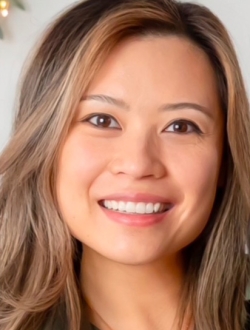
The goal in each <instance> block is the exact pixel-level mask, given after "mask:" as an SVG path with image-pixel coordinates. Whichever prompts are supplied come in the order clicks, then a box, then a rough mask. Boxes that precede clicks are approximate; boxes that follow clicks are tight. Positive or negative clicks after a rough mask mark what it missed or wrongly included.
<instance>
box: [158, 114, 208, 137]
mask: <svg viewBox="0 0 250 330" xmlns="http://www.w3.org/2000/svg"><path fill="white" fill-rule="evenodd" d="M176 123H185V124H187V125H190V126H192V127H193V131H192V132H187V133H181V132H176V133H179V134H190V133H193V132H194V133H197V134H200V135H202V134H204V133H203V132H202V130H201V129H200V127H199V126H198V125H197V124H196V123H194V122H193V121H191V120H187V119H181V118H180V119H175V120H174V121H173V122H172V123H171V124H169V125H168V126H167V127H165V128H164V130H163V131H165V132H167V128H169V127H170V126H172V125H174V124H176ZM172 132H174V131H172Z"/></svg>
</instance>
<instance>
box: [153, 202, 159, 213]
mask: <svg viewBox="0 0 250 330" xmlns="http://www.w3.org/2000/svg"><path fill="white" fill-rule="evenodd" d="M160 207H161V204H160V203H156V204H154V211H155V212H159V211H160Z"/></svg>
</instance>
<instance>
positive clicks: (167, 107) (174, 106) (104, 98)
mask: <svg viewBox="0 0 250 330" xmlns="http://www.w3.org/2000/svg"><path fill="white" fill-rule="evenodd" d="M85 100H94V101H99V102H103V103H107V104H111V105H115V106H117V107H119V108H122V109H124V110H127V111H129V108H130V107H129V105H128V104H127V103H126V102H125V101H123V100H121V99H117V98H114V97H112V96H108V95H104V94H95V95H94V94H93V95H86V96H84V97H83V98H82V99H81V101H85ZM185 109H193V110H197V111H200V112H202V113H204V114H205V115H207V116H208V117H210V118H213V116H212V113H211V111H210V110H209V109H208V108H207V107H205V106H203V105H201V104H198V103H193V102H179V103H166V104H163V105H161V106H160V107H159V111H175V110H185Z"/></svg>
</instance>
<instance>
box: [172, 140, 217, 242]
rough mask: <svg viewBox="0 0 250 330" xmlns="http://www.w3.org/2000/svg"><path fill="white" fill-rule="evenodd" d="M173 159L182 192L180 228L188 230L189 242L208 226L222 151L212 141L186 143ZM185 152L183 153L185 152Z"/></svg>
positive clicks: (174, 169) (176, 177)
mask: <svg viewBox="0 0 250 330" xmlns="http://www.w3.org/2000/svg"><path fill="white" fill-rule="evenodd" d="M176 154H177V155H178V156H176V158H174V159H173V162H172V167H171V168H172V177H173V178H174V180H175V186H176V188H177V189H178V191H179V192H181V194H180V199H179V207H178V208H177V209H178V211H177V214H176V218H177V219H178V220H177V222H178V224H177V228H178V229H180V230H181V231H182V230H184V231H185V235H184V236H185V244H188V243H190V242H192V241H193V240H194V239H195V238H196V237H197V236H198V235H199V234H200V233H201V232H202V230H203V229H204V227H205V225H206V224H207V221H208V220H209V216H210V214H211V211H212V208H213V204H214V200H215V195H216V191H217V186H218V176H219V169H220V164H221V151H220V150H219V149H218V148H215V147H213V146H212V145H207V146H202V147H199V146H192V147H190V148H189V147H188V146H185V150H182V152H180V150H179V151H178V152H177V153H176ZM181 155H182V156H181Z"/></svg>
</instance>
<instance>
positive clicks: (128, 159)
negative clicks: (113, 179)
mask: <svg viewBox="0 0 250 330" xmlns="http://www.w3.org/2000/svg"><path fill="white" fill-rule="evenodd" d="M120 142H121V141H120ZM110 171H111V172H112V174H125V175H128V176H130V177H132V178H134V179H142V178H149V177H151V178H155V179H160V178H162V177H163V176H165V175H166V172H167V171H166V168H165V164H164V162H163V161H162V159H161V152H160V150H159V147H157V143H156V141H154V140H153V139H152V138H150V136H149V137H142V136H140V137H138V136H134V137H133V139H131V138H130V139H126V138H124V140H123V142H122V143H120V144H119V146H118V147H117V150H116V151H115V152H114V157H113V160H112V161H111V163H110Z"/></svg>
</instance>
